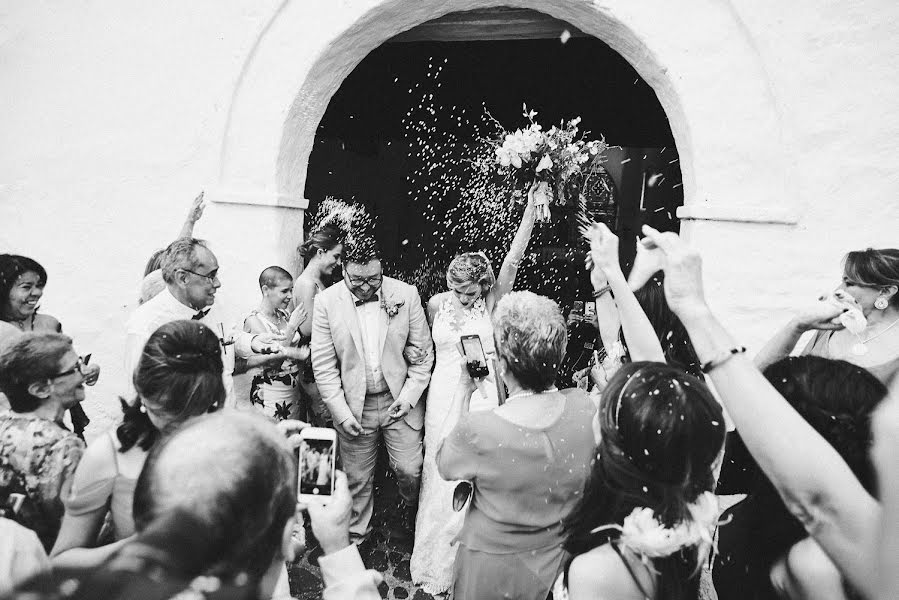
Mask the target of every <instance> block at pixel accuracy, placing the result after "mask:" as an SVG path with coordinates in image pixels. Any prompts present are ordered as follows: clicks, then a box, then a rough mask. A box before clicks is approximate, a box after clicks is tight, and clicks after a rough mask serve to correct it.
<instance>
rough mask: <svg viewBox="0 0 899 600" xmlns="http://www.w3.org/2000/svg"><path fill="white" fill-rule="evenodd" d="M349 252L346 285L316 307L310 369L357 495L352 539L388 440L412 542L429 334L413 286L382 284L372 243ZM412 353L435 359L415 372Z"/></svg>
mask: <svg viewBox="0 0 899 600" xmlns="http://www.w3.org/2000/svg"><path fill="white" fill-rule="evenodd" d="M343 252H344V259H343V260H344V265H343V283H337V284H336V285H333V286H331V287H330V288H328V289H326V290H325V291H323V292H321V293H320V294H319V295H318V296H317V297H316V299H315V315H314V318H313V325H312V368H313V370H314V371H315V381H316V383H317V384H318V389H319V390H320V391H321V395H322V399H323V400H324V402H325V404H326V405H327V407H328V409H329V410H330V412H331V416H332V417H333V419H334V428H335V429H336V430H337V437H338V440H339V448H340V455H341V459H342V461H343V469H344V471H345V472H346V474H347V479H348V482H349V487H350V493H351V494H352V495H353V520H352V523H351V524H350V535H351V537H352V538H353V541H354V542H357V543H358V542H359V541H361V540H362V539H365V538H366V537H367V536H368V534H369V533H370V526H369V521H370V520H371V515H372V509H373V506H374V499H373V498H372V488H373V480H374V470H375V462H376V459H377V456H378V444H379V443H380V442H381V440H382V439H383V440H384V445H385V446H386V448H387V454H388V456H389V457H390V466H391V468H392V469H393V470H394V472H395V473H396V478H397V484H398V487H399V493H400V496H402V498H403V500H404V501H405V506H404V507H403V510H402V523H403V527H404V529H405V531H403V532H400V535H401V536H402V537H405V536H411V534H412V529H413V528H414V516H415V507H416V505H417V504H418V489H419V484H420V480H421V466H422V459H423V457H422V431H421V429H422V425H423V423H424V405H423V404H420V403H419V398H420V397H421V394H422V392H423V391H424V389H425V387H427V385H428V381H429V380H430V378H431V364H432V363H433V353H431V352H430V349H431V334H430V332H429V331H428V324H427V321H426V320H425V314H424V311H423V310H422V307H421V300H420V298H419V296H418V291H417V290H416V289H415V286H411V285H408V284H406V283H403V282H402V281H398V280H396V279H391V278H390V277H384V276H383V274H382V272H381V261H380V259H379V257H378V251H377V248H376V246H375V244H374V241H373V240H371V239H370V238H356V239H355V240H352V241H348V242H347V243H346V244H345V245H344V250H343ZM406 346H415V347H417V348H419V349H422V350H428V351H429V352H428V354H427V356H426V357H425V359H424V360H423V361H421V363H420V364H413V365H410V364H408V363H407V362H406V360H405V358H404V357H403V349H404V348H405V347H406Z"/></svg>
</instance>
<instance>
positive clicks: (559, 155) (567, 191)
mask: <svg viewBox="0 0 899 600" xmlns="http://www.w3.org/2000/svg"><path fill="white" fill-rule="evenodd" d="M524 116H525V118H527V120H528V121H529V122H530V125H529V126H528V127H526V128H524V129H516V130H515V131H513V132H509V131H507V130H506V129H504V128H503V127H502V125H500V124H499V123H498V122H497V123H496V124H497V129H498V134H497V136H496V138H495V139H493V140H491V142H492V147H493V154H494V156H492V157H491V158H490V159H489V160H492V161H493V163H494V164H495V165H496V166H497V168H498V170H499V172H500V173H502V174H503V175H506V176H507V177H509V178H511V179H513V180H515V181H516V182H517V184H518V185H521V186H522V187H525V189H529V188H530V187H532V186H533V187H534V199H535V205H536V207H537V220H538V221H542V222H546V221H549V220H550V218H551V214H550V210H549V207H550V205H559V206H564V205H572V204H575V203H581V202H582V200H583V199H582V198H581V190H582V189H583V187H584V182H585V175H586V176H589V173H590V172H591V171H592V169H593V167H594V166H598V165H601V164H602V163H603V162H605V157H604V156H603V153H604V151H605V150H606V149H607V148H608V144H606V142H605V139H604V138H602V137H600V139H598V140H590V141H587V140H585V139H584V135H585V134H582V133H581V132H580V130H579V129H578V125H579V124H580V122H581V118H580V117H577V118H574V119H571V120H570V121H568V122H564V121H563V122H562V123H560V124H559V126H558V127H557V126H555V125H553V126H552V127H551V128H550V129H549V130H548V131H544V129H543V127H542V126H541V125H540V124H539V123H537V122H536V121H535V120H534V117H536V116H537V111H534V110H530V111H529V110H528V107H527V104H525V105H524ZM486 160H488V159H485V161H486ZM482 166H484V164H483V163H482ZM516 195H519V196H520V193H518V194H516Z"/></svg>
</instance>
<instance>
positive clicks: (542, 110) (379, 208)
mask: <svg viewBox="0 0 899 600" xmlns="http://www.w3.org/2000/svg"><path fill="white" fill-rule="evenodd" d="M525 104H526V105H527V110H528V111H530V110H534V111H537V115H536V117H535V120H536V121H537V122H539V123H541V124H542V125H543V126H544V128H545V129H548V128H549V127H550V126H552V125H558V124H559V123H560V122H561V121H562V120H565V121H567V120H569V119H573V118H575V117H580V118H581V123H580V124H579V127H580V130H581V131H582V132H588V133H586V136H585V137H586V139H599V138H600V137H601V136H604V137H605V140H606V142H607V143H608V144H609V145H610V146H611V147H610V148H609V150H608V151H607V153H606V157H607V160H606V161H605V163H604V165H603V168H604V170H605V172H604V173H599V174H597V177H596V178H594V179H593V181H594V184H596V183H599V184H600V185H593V186H591V187H590V189H589V190H588V192H589V193H588V194H586V196H587V201H588V212H589V213H590V215H591V217H592V218H595V219H602V220H604V221H605V222H606V223H607V224H608V225H609V226H610V227H612V229H614V230H616V231H617V232H618V234H619V236H620V237H621V239H622V242H621V247H622V260H623V261H624V262H629V261H630V260H631V259H632V256H633V244H634V240H635V235H636V232H637V231H639V228H640V226H641V225H642V224H644V223H648V224H650V225H653V226H654V227H657V228H659V229H667V230H674V231H677V230H678V227H679V224H678V221H677V218H676V216H675V212H676V209H677V207H678V206H681V205H682V204H683V188H682V185H681V174H680V167H679V164H678V154H677V149H676V148H675V146H674V140H673V136H672V133H671V129H670V127H669V125H668V120H667V118H666V116H665V113H664V111H663V109H662V107H661V105H660V104H659V102H658V100H657V98H656V95H655V93H654V92H653V90H652V89H651V88H650V87H649V86H648V85H647V84H646V83H645V82H644V81H643V80H642V79H641V78H640V77H639V75H638V74H637V73H636V72H635V71H634V69H633V68H632V67H631V65H630V64H628V63H627V61H625V60H624V59H623V58H622V57H621V56H620V55H619V54H617V53H616V52H615V51H613V50H612V49H610V48H609V47H608V46H606V45H605V44H604V43H603V42H602V41H600V40H598V39H596V38H594V37H591V36H587V35H585V34H583V33H581V32H580V31H579V30H578V29H577V28H576V27H575V26H573V25H571V24H569V23H566V22H564V21H559V20H556V19H553V18H551V17H549V16H547V15H543V14H542V13H537V12H534V11H529V10H519V9H509V8H494V9H484V10H479V11H470V12H465V13H452V14H450V15H447V16H446V17H443V18H441V19H437V20H434V21H430V22H428V23H425V24H423V25H420V26H418V27H416V28H414V29H411V30H409V31H406V32H404V33H402V34H400V35H398V36H396V37H395V38H393V39H391V40H390V41H388V42H387V43H385V44H383V45H381V46H380V47H378V48H376V49H375V50H374V51H373V52H371V53H370V54H369V55H368V56H367V57H366V58H365V59H364V60H363V61H362V62H361V63H360V64H359V65H358V66H357V67H356V68H355V69H354V70H353V71H352V73H351V74H350V75H349V76H348V77H347V78H346V79H345V80H344V82H343V84H342V85H341V87H340V89H339V90H338V91H337V93H336V94H335V95H334V96H333V97H332V99H331V101H330V104H329V105H328V108H327V111H326V112H325V115H324V117H323V119H322V120H321V122H320V124H319V127H318V129H317V132H316V137H315V144H314V148H313V150H312V153H311V156H310V159H309V168H308V172H307V178H306V188H305V197H306V198H307V199H309V200H310V202H311V204H310V206H309V210H308V213H307V214H308V215H309V216H310V217H311V216H312V215H313V214H314V213H315V210H316V205H317V203H318V202H320V201H321V200H322V199H324V198H325V197H327V196H334V197H338V198H342V199H344V200H347V201H355V202H359V203H362V204H364V205H365V206H366V207H367V208H368V209H369V211H370V212H371V213H372V214H373V215H375V217H376V219H377V236H378V241H379V244H380V246H381V249H382V253H383V254H384V262H385V271H386V273H387V274H390V275H393V276H396V277H398V278H400V279H403V280H405V281H407V282H409V283H413V284H415V285H416V286H417V287H418V288H419V292H420V293H421V296H422V299H423V300H427V298H429V297H430V296H431V295H432V294H435V293H438V292H440V291H443V290H444V289H445V286H446V284H445V279H444V274H445V270H446V266H447V265H448V263H449V261H450V260H451V259H452V257H453V256H454V255H456V254H458V253H459V252H464V251H469V250H483V251H484V252H486V253H487V255H488V256H489V258H490V259H491V262H492V263H493V264H494V265H495V268H497V269H498V266H499V264H500V263H501V261H502V259H503V256H504V255H505V252H506V251H507V250H508V247H509V243H510V241H511V238H512V236H513V235H514V232H515V229H516V227H517V225H518V222H519V221H520V218H521V211H522V210H523V206H522V205H521V204H516V203H515V202H513V199H512V189H513V188H512V187H511V184H510V183H509V182H508V181H503V180H502V179H501V178H499V177H496V178H493V179H492V180H491V179H490V178H484V177H481V176H478V174H477V173H476V170H475V168H474V166H473V165H472V160H473V159H476V158H478V157H479V156H483V153H484V151H485V150H484V146H483V138H485V137H487V136H490V135H493V134H494V133H495V131H496V123H500V124H501V125H502V127H504V128H505V129H507V130H514V129H517V128H520V127H525V126H527V125H528V121H527V119H526V118H525V116H524V115H523V112H524V110H523V105H525ZM487 151H489V149H488V150H487ZM574 212H575V210H574V209H568V208H559V209H555V208H554V209H553V221H552V222H551V223H548V224H538V226H537V228H536V229H535V233H534V235H533V237H532V240H531V243H530V245H529V248H528V252H527V254H526V256H525V259H524V260H523V262H522V264H521V267H520V269H519V275H518V279H517V280H516V286H515V287H516V289H529V290H532V291H534V292H537V293H541V294H545V295H548V296H550V297H552V298H554V299H556V300H557V301H559V302H560V304H561V305H562V307H563V310H566V311H567V309H568V308H570V307H571V306H572V304H573V302H574V301H575V300H577V299H581V300H583V299H585V296H586V297H589V291H590V290H589V278H588V276H587V273H586V272H585V271H584V269H583V258H584V250H585V247H584V245H583V243H582V242H581V241H580V240H579V237H578V234H577V227H576V223H575V214H574Z"/></svg>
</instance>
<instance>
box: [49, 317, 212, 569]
mask: <svg viewBox="0 0 899 600" xmlns="http://www.w3.org/2000/svg"><path fill="white" fill-rule="evenodd" d="M134 387H135V389H136V390H137V398H135V399H134V401H133V402H132V403H130V404H129V403H128V402H126V401H125V400H122V401H121V402H122V411H123V413H124V415H123V418H122V423H121V424H120V425H119V426H118V427H116V428H115V429H114V430H109V431H108V432H106V434H104V435H101V436H100V437H99V438H97V439H95V440H94V441H93V442H91V443H90V444H89V445H88V447H87V450H85V452H84V456H83V457H82V459H81V462H80V463H79V465H78V469H77V470H76V471H75V476H74V483H73V484H72V490H71V493H70V494H69V496H68V497H67V498H64V499H63V500H64V503H65V507H66V514H65V517H64V518H63V522H62V528H61V529H60V532H59V536H58V537H57V539H56V545H55V546H54V547H53V551H52V552H51V556H52V557H53V559H54V564H56V565H63V566H71V567H86V566H91V565H94V564H99V563H100V562H102V561H103V560H105V559H106V558H107V557H108V556H109V555H110V554H111V553H112V552H114V551H115V550H116V549H118V547H119V544H118V543H116V544H109V545H106V546H102V547H100V548H95V546H96V545H97V543H98V537H99V535H100V531H101V529H102V528H103V522H104V518H105V517H106V513H107V511H109V512H111V514H112V526H113V533H114V536H113V537H114V538H115V539H116V540H118V541H121V540H123V539H125V538H127V537H129V536H131V535H132V534H134V520H133V519H132V514H131V505H132V499H133V495H134V486H135V483H136V482H137V477H138V475H139V474H140V471H141V468H142V467H143V464H144V461H145V460H146V458H147V454H148V453H149V451H150V448H152V447H153V445H154V444H155V443H156V442H157V440H158V439H159V437H160V434H161V433H162V432H165V431H168V430H171V429H173V428H175V427H177V426H178V425H180V424H181V423H183V422H184V421H186V420H187V419H189V418H191V417H194V416H197V415H202V414H204V413H206V412H209V411H211V410H215V409H217V408H219V407H221V406H222V405H223V404H224V402H225V385H224V382H223V380H222V355H221V351H220V346H219V339H218V337H217V336H216V334H215V333H213V331H212V330H211V329H209V328H208V327H206V325H203V324H202V323H199V322H197V321H172V322H170V323H166V324H165V325H163V326H161V327H160V328H159V329H157V330H156V331H155V332H154V333H153V334H152V335H151V336H150V338H149V339H148V340H147V343H146V345H145V346H144V350H143V353H142V354H141V357H140V360H139V362H138V364H137V368H136V369H135V371H134Z"/></svg>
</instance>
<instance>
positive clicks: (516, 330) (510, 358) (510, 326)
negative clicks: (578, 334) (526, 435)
mask: <svg viewBox="0 0 899 600" xmlns="http://www.w3.org/2000/svg"><path fill="white" fill-rule="evenodd" d="M493 332H494V333H493V335H494V338H495V340H496V352H497V354H498V355H499V356H500V357H501V358H503V359H504V360H505V362H506V364H507V365H508V368H509V371H510V372H511V373H512V375H513V376H514V377H515V379H516V380H517V381H518V383H520V384H521V385H522V386H523V387H524V388H525V389H528V390H532V391H536V392H542V391H544V390H546V389H549V388H550V387H551V386H552V385H553V382H555V380H556V376H557V374H558V372H559V366H560V365H561V364H562V359H564V358H565V348H566V346H567V344H568V330H567V328H566V325H565V319H564V318H563V317H562V312H561V311H560V310H559V305H558V304H556V303H555V302H553V301H552V300H550V299H549V298H546V297H544V296H538V295H537V294H535V293H533V292H512V293H510V294H507V295H506V296H505V297H503V298H502V299H501V300H500V301H499V302H497V304H496V308H495V309H494V311H493Z"/></svg>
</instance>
